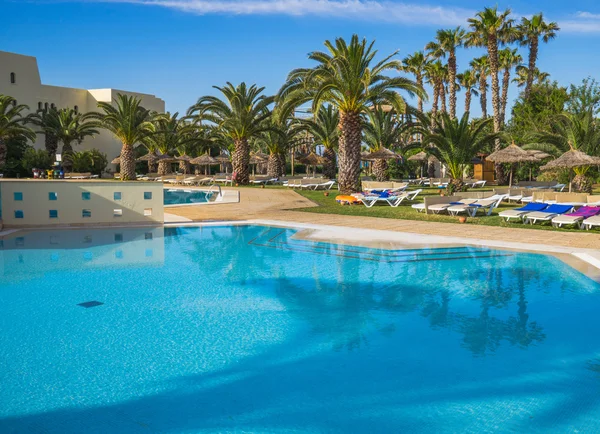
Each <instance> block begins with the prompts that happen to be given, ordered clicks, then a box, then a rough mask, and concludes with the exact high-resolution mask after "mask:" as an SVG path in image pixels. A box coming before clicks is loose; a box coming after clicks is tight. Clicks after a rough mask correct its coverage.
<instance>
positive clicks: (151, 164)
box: [148, 160, 157, 173]
mask: <svg viewBox="0 0 600 434" xmlns="http://www.w3.org/2000/svg"><path fill="white" fill-rule="evenodd" d="M156 172H157V169H156V161H154V160H148V173H156Z"/></svg>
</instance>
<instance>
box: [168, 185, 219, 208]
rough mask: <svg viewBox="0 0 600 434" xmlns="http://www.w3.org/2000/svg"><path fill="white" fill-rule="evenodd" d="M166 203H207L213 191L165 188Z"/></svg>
mask: <svg viewBox="0 0 600 434" xmlns="http://www.w3.org/2000/svg"><path fill="white" fill-rule="evenodd" d="M164 192H165V193H164V204H165V205H184V204H189V203H205V202H208V201H209V200H210V198H211V196H212V192H206V191H202V190H185V189H176V188H170V189H165V190H164Z"/></svg>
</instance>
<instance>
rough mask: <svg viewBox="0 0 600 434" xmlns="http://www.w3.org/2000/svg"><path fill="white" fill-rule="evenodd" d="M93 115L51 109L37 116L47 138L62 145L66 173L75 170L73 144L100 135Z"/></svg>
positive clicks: (70, 110)
mask: <svg viewBox="0 0 600 434" xmlns="http://www.w3.org/2000/svg"><path fill="white" fill-rule="evenodd" d="M94 117H95V114H93V113H78V112H76V111H75V110H74V109H71V108H64V109H60V110H55V109H51V110H48V111H47V112H45V113H43V114H41V115H40V114H38V115H36V119H37V121H36V123H37V124H38V125H40V126H41V127H42V131H41V132H43V133H45V134H46V137H52V138H55V139H56V141H57V142H59V143H62V145H63V147H62V152H61V156H62V165H63V168H64V170H65V172H70V171H71V170H72V169H73V142H77V143H81V142H82V141H83V139H85V138H86V137H92V136H95V135H96V134H98V133H99V132H98V127H99V126H100V125H99V123H98V122H97V121H95V120H93V119H94Z"/></svg>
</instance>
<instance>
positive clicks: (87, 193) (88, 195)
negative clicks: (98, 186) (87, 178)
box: [81, 191, 92, 200]
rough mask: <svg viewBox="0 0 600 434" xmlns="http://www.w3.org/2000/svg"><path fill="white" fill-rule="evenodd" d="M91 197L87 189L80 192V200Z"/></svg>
mask: <svg viewBox="0 0 600 434" xmlns="http://www.w3.org/2000/svg"><path fill="white" fill-rule="evenodd" d="M91 198H92V193H90V192H89V191H84V192H82V193H81V200H90V199H91Z"/></svg>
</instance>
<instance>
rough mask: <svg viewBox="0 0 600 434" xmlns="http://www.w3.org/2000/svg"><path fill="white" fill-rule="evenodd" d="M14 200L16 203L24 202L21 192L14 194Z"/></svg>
mask: <svg viewBox="0 0 600 434" xmlns="http://www.w3.org/2000/svg"><path fill="white" fill-rule="evenodd" d="M13 198H14V200H16V201H19V202H20V201H22V200H23V193H21V192H20V191H15V192H14V193H13Z"/></svg>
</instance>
